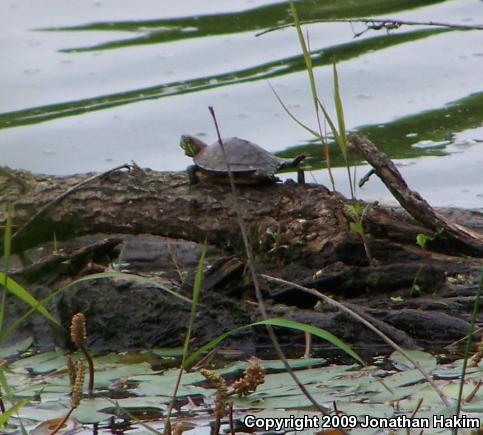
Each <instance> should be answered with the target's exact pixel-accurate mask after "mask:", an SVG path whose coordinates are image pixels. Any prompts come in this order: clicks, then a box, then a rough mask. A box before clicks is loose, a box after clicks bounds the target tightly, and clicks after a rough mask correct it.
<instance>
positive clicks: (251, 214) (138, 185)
mask: <svg viewBox="0 0 483 435" xmlns="http://www.w3.org/2000/svg"><path fill="white" fill-rule="evenodd" d="M90 177H92V174H83V175H73V176H65V177H54V176H44V175H33V174H30V173H27V172H22V171H10V170H6V169H3V170H2V171H0V186H1V189H0V225H3V224H4V223H5V220H6V216H7V206H8V204H9V203H13V204H14V224H15V225H16V228H20V231H19V232H18V234H16V236H15V238H14V243H13V246H14V249H15V250H16V251H22V250H25V249H27V248H30V247H32V246H36V245H38V244H40V243H42V242H45V241H50V240H52V239H53V237H54V234H55V236H56V237H57V239H59V240H60V239H66V238H72V237H76V236H81V235H85V234H93V233H96V232H105V233H110V234H113V233H125V234H140V233H150V234H155V235H162V236H167V237H175V238H183V239H186V240H193V241H203V240H205V239H207V240H208V242H210V243H212V244H214V245H217V246H219V247H229V246H231V247H233V248H235V249H237V248H239V247H241V241H240V232H239V227H238V223H237V219H236V215H235V212H234V208H233V199H232V196H231V195H230V193H229V187H228V186H226V185H219V184H212V183H209V182H202V183H200V184H198V185H195V186H190V185H189V184H188V180H187V177H186V175H185V174H184V173H178V172H155V171H151V170H145V171H140V170H134V171H129V172H120V171H118V172H116V173H112V174H110V175H109V176H108V177H99V178H94V179H93V180H92V181H90V182H89V183H85V184H83V185H81V186H80V187H79V188H74V187H75V186H76V185H78V184H79V183H82V182H83V181H85V180H86V179H89V178H90ZM69 189H71V192H70V193H69V194H68V195H64V194H63V193H64V192H65V191H67V190H69ZM59 197H60V198H61V199H60V200H58V198H59ZM238 197H239V201H240V203H241V209H242V210H243V219H244V221H245V222H246V225H247V227H248V228H249V229H250V233H251V236H252V237H251V238H252V240H251V241H252V244H253V248H254V250H255V251H260V252H265V253H266V252H268V251H270V250H272V252H273V253H274V256H280V258H282V259H283V260H285V261H290V260H294V259H300V258H303V259H304V262H305V263H306V264H309V265H311V266H319V265H326V264H329V263H332V262H335V261H338V260H343V261H348V262H349V263H351V262H357V261H359V262H361V261H362V262H363V261H364V254H363V249H362V244H361V242H360V240H359V238H358V237H357V236H356V235H355V234H354V233H353V232H352V231H351V230H350V228H349V219H350V218H349V216H348V213H347V211H346V210H345V205H346V204H347V200H346V199H345V198H344V197H343V196H341V195H340V194H338V193H333V192H329V191H328V190H327V189H326V188H325V187H324V186H320V185H298V184H295V183H284V184H262V185H255V186H239V187H238ZM49 204H50V206H49ZM38 210H43V212H42V213H40V214H39V215H37V216H36V218H35V219H34V220H33V222H29V219H31V218H32V216H34V215H35V214H36V212H37V211H38ZM27 222H29V224H28V225H26V226H24V227H22V225H25V224H26V223H27ZM364 224H365V225H366V226H367V228H368V232H369V233H370V234H371V235H373V236H374V237H380V238H383V239H386V240H389V241H390V242H394V241H396V242H403V243H408V244H414V240H415V236H416V234H417V233H419V232H424V231H425V228H424V227H422V226H420V225H418V224H417V223H415V222H414V221H411V220H410V219H409V218H408V217H407V216H406V215H405V214H404V213H399V212H396V211H394V210H386V209H384V208H382V207H379V206H377V205H373V206H371V208H370V211H369V212H368V213H367V218H366V221H365V222H364ZM379 243H381V242H379ZM390 251H393V249H390ZM359 252H360V253H361V254H362V255H360V256H359V255H358V254H359ZM477 252H478V251H477ZM356 254H357V255H356ZM351 259H352V260H351Z"/></svg>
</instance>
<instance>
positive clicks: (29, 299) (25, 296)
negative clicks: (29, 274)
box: [0, 272, 61, 326]
mask: <svg viewBox="0 0 483 435" xmlns="http://www.w3.org/2000/svg"><path fill="white" fill-rule="evenodd" d="M0 280H1V281H2V282H4V285H5V287H6V288H7V289H8V290H9V291H10V293H12V294H13V295H15V296H16V297H18V298H19V299H21V300H22V301H24V302H25V303H26V304H28V305H30V306H31V307H32V308H33V309H35V310H36V311H38V312H39V313H40V314H42V315H43V316H44V317H46V318H47V319H49V320H50V321H51V322H53V323H55V324H56V325H58V326H61V324H60V323H59V322H58V321H57V320H55V318H54V317H53V316H52V314H50V313H49V311H48V310H47V309H46V308H45V307H44V306H43V304H42V302H41V301H39V300H38V299H35V298H34V297H33V296H32V295H31V294H30V293H29V292H28V291H27V290H25V289H24V288H23V287H22V286H21V285H20V284H19V283H18V282H16V281H14V280H13V279H12V278H9V277H7V276H6V275H5V274H4V273H3V272H0Z"/></svg>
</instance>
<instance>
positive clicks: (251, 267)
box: [208, 106, 329, 415]
mask: <svg viewBox="0 0 483 435" xmlns="http://www.w3.org/2000/svg"><path fill="white" fill-rule="evenodd" d="M208 110H209V111H210V114H211V116H212V118H213V122H214V124H215V129H216V134H217V136H218V142H219V144H220V148H221V151H222V154H223V159H224V161H225V164H226V169H227V172H228V178H229V181H230V189H231V194H232V198H233V207H234V209H235V213H236V216H237V220H238V225H239V227H240V233H241V236H242V240H243V245H244V247H245V252H246V255H247V262H248V269H249V270H250V275H251V278H252V282H253V286H254V288H255V296H256V298H257V301H258V304H259V308H260V313H261V314H262V317H263V319H264V320H267V319H268V314H267V310H266V308H265V301H264V300H263V295H262V291H261V290H260V283H259V280H258V275H257V271H256V268H255V259H254V257H253V252H252V249H251V246H250V242H249V239H248V232H247V230H246V227H245V222H244V221H243V217H242V212H241V208H240V202H239V200H238V193H237V190H236V187H235V178H234V177H233V172H232V171H231V167H230V162H229V161H228V156H227V155H226V151H225V147H224V146H223V140H222V139H221V134H220V129H219V127H218V122H217V120H216V115H215V111H214V109H213V107H211V106H209V107H208ZM265 327H266V329H267V333H268V335H269V337H270V340H271V341H272V344H273V347H274V349H275V352H276V353H277V355H278V357H279V358H280V361H282V364H283V365H284V367H285V369H286V370H287V372H288V374H289V375H290V376H291V378H292V379H293V381H294V382H295V384H296V385H297V387H298V388H299V389H300V391H302V393H303V394H304V395H305V397H307V399H308V400H309V401H310V402H311V403H312V405H314V406H315V407H316V408H317V410H318V411H319V412H321V413H322V414H324V415H327V414H328V413H329V410H328V409H326V408H325V407H323V406H322V405H320V404H319V403H318V402H317V401H316V400H315V399H314V397H313V396H312V395H311V394H310V393H309V391H308V390H307V388H305V385H303V384H302V382H300V380H299V378H298V377H297V375H296V374H295V373H294V371H293V370H292V368H291V367H290V364H289V363H288V361H287V358H286V357H285V354H284V353H283V351H282V348H281V347H280V343H279V342H278V339H277V336H276V335H275V332H274V330H273V328H272V327H271V326H270V325H265Z"/></svg>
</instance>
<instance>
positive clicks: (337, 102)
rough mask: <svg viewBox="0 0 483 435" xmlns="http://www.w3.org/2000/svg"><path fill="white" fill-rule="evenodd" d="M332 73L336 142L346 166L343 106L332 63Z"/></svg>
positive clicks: (334, 65)
mask: <svg viewBox="0 0 483 435" xmlns="http://www.w3.org/2000/svg"><path fill="white" fill-rule="evenodd" d="M333 71H334V105H335V110H336V113H337V122H338V124H339V141H338V142H337V143H338V145H339V148H340V151H341V153H342V155H343V156H344V160H345V162H346V164H347V132H346V128H345V118H344V106H343V105H342V98H341V96H340V85H339V74H338V73H337V66H336V63H335V59H334V63H333Z"/></svg>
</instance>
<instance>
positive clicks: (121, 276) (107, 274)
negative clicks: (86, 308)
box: [62, 272, 191, 304]
mask: <svg viewBox="0 0 483 435" xmlns="http://www.w3.org/2000/svg"><path fill="white" fill-rule="evenodd" d="M106 278H118V279H125V280H127V281H136V282H139V283H141V284H147V285H151V286H153V287H157V288H159V289H161V290H163V291H165V292H167V293H169V294H170V295H172V296H174V297H177V298H178V299H181V300H182V301H184V302H186V303H188V304H191V299H189V298H187V297H185V296H183V295H180V294H179V293H176V292H175V291H174V290H171V289H170V288H168V287H166V286H164V285H163V284H160V283H159V282H157V281H154V280H153V279H149V278H145V277H144V276H139V275H132V274H130V273H123V272H101V273H94V274H92V275H87V276H83V277H82V278H79V279H76V280H75V281H72V282H71V283H69V284H68V285H66V286H65V287H63V288H62V290H65V289H67V288H68V287H72V286H73V285H75V284H78V283H80V282H83V281H91V280H96V279H106Z"/></svg>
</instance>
